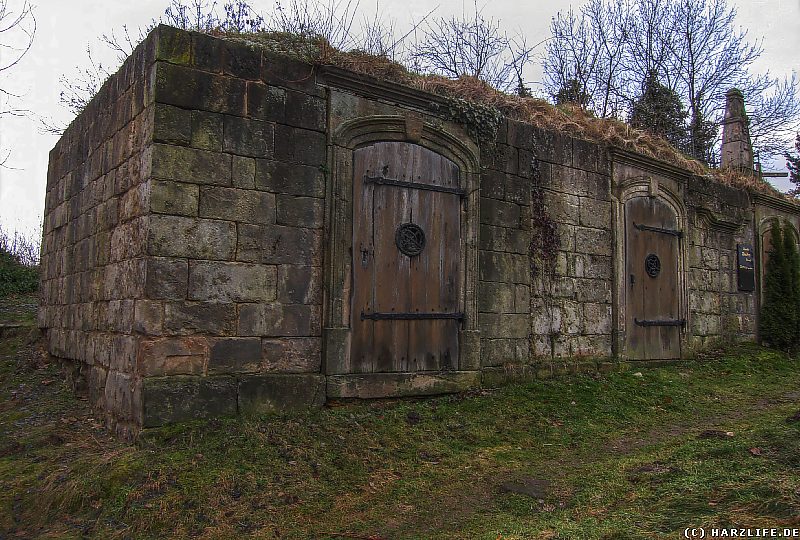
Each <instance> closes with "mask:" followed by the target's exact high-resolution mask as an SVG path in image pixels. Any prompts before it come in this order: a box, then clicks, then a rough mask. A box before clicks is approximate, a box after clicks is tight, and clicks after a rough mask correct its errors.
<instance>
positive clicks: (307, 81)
mask: <svg viewBox="0 0 800 540" xmlns="http://www.w3.org/2000/svg"><path fill="white" fill-rule="evenodd" d="M261 80H263V81H264V82H266V83H267V84H272V85H276V86H282V87H287V88H294V89H297V90H301V91H303V92H306V93H307V94H312V95H315V96H318V97H324V96H325V91H324V89H323V88H320V87H319V86H317V84H316V77H315V67H314V66H312V65H310V64H307V63H305V62H303V61H301V60H295V59H293V58H288V57H287V56H286V55H284V54H280V53H275V52H272V51H267V50H265V51H264V56H263V60H262V64H261Z"/></svg>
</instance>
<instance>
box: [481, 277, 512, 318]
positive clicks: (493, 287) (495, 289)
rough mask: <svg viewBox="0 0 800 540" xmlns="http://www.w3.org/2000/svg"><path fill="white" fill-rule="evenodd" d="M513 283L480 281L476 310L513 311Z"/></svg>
mask: <svg viewBox="0 0 800 540" xmlns="http://www.w3.org/2000/svg"><path fill="white" fill-rule="evenodd" d="M515 289H516V287H515V285H514V284H513V283H495V282H491V281H481V282H480V283H479V290H478V311H480V312H485V313H513V312H514V295H515Z"/></svg>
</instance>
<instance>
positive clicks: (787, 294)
mask: <svg viewBox="0 0 800 540" xmlns="http://www.w3.org/2000/svg"><path fill="white" fill-rule="evenodd" d="M771 236H772V250H771V251H770V253H769V259H768V260H767V263H766V268H765V269H764V270H765V271H764V304H763V305H762V307H761V317H760V321H759V322H760V324H759V331H760V335H761V340H762V341H763V342H766V343H768V344H769V345H771V346H772V347H775V348H777V349H781V350H784V351H789V350H792V349H793V348H795V346H796V345H797V343H798V326H799V324H800V323H798V307H799V306H798V302H800V274H799V273H798V272H799V271H800V255H798V253H797V247H796V245H795V238H794V235H793V234H792V232H791V230H790V229H789V227H788V226H787V227H786V230H785V231H784V230H782V229H781V224H780V222H779V221H778V220H777V219H776V220H774V221H773V222H772V230H771Z"/></svg>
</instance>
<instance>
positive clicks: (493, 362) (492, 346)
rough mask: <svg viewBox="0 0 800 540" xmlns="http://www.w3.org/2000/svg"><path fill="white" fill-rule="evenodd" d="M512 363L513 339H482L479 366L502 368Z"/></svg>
mask: <svg viewBox="0 0 800 540" xmlns="http://www.w3.org/2000/svg"><path fill="white" fill-rule="evenodd" d="M513 361H514V340H513V339H483V340H482V343H481V365H482V366H484V367H488V366H502V365H503V364H507V363H509V362H513Z"/></svg>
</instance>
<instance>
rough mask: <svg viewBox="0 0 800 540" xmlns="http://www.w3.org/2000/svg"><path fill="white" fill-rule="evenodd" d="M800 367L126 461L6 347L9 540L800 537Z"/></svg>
mask: <svg viewBox="0 0 800 540" xmlns="http://www.w3.org/2000/svg"><path fill="white" fill-rule="evenodd" d="M798 367H799V366H798V361H796V360H792V359H789V358H786V357H785V356H783V355H781V354H779V353H776V352H774V351H769V350H765V349H759V348H756V347H741V348H738V349H737V350H736V351H732V352H728V353H726V354H724V355H723V356H721V357H719V358H711V357H708V358H701V359H699V360H697V361H695V363H692V364H685V365H678V366H672V367H666V368H659V369H648V370H642V371H641V372H640V373H637V372H629V373H623V374H608V375H602V376H599V375H598V376H579V377H573V378H570V379H563V380H555V381H546V382H535V383H531V384H521V385H514V386H509V387H506V388H503V389H500V390H493V391H482V392H477V393H473V394H469V395H460V396H451V397H442V398H437V399H426V400H419V401H377V402H369V403H355V404H347V405H342V406H334V407H330V408H326V409H323V410H320V411H314V412H310V413H305V414H296V415H280V416H268V417H262V418H249V419H245V420H235V419H231V420H219V421H211V422H206V423H199V424H193V425H181V426H173V427H169V428H164V429H160V430H156V431H153V432H150V433H147V434H146V435H145V436H144V437H142V439H141V440H140V441H139V442H138V443H137V444H136V445H135V446H132V445H127V444H124V443H121V442H118V441H115V440H114V439H113V438H111V437H109V436H108V434H107V433H106V432H105V431H104V430H103V428H102V426H101V423H100V422H99V421H98V420H97V419H95V418H94V417H93V416H92V414H91V412H90V411H89V409H88V407H87V405H86V403H85V402H83V401H80V400H78V399H75V398H74V397H73V396H72V394H71V393H70V392H69V391H68V389H67V388H66V387H65V385H64V384H63V383H62V382H61V379H60V378H59V374H58V372H57V370H56V368H55V367H54V366H52V365H48V364H47V363H45V362H44V356H43V354H42V353H41V351H40V349H39V345H38V343H37V342H36V341H35V340H33V339H32V338H31V336H29V335H27V334H26V333H24V332H23V333H21V334H18V335H16V336H13V337H11V338H7V339H5V340H3V341H2V342H0V538H5V537H9V538H13V537H47V538H82V537H93V538H163V537H176V538H239V537H257V538H269V539H290V538H298V539H301V538H302V539H307V538H315V539H331V540H333V539H339V538H355V539H362V540H363V539H372V540H380V539H387V540H388V539H406V538H408V539H412V538H413V539H445V538H447V539H472V538H475V539H487V540H498V539H505V540H510V539H533V538H550V539H555V538H609V539H610V538H617V539H624V538H631V539H634V538H636V539H639V538H679V537H680V533H681V531H683V529H684V528H685V527H688V526H703V525H705V526H710V525H715V524H716V525H722V526H737V525H738V526H749V527H756V526H781V527H782V526H800V437H799V435H800V413H799V411H798V409H800V369H798Z"/></svg>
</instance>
